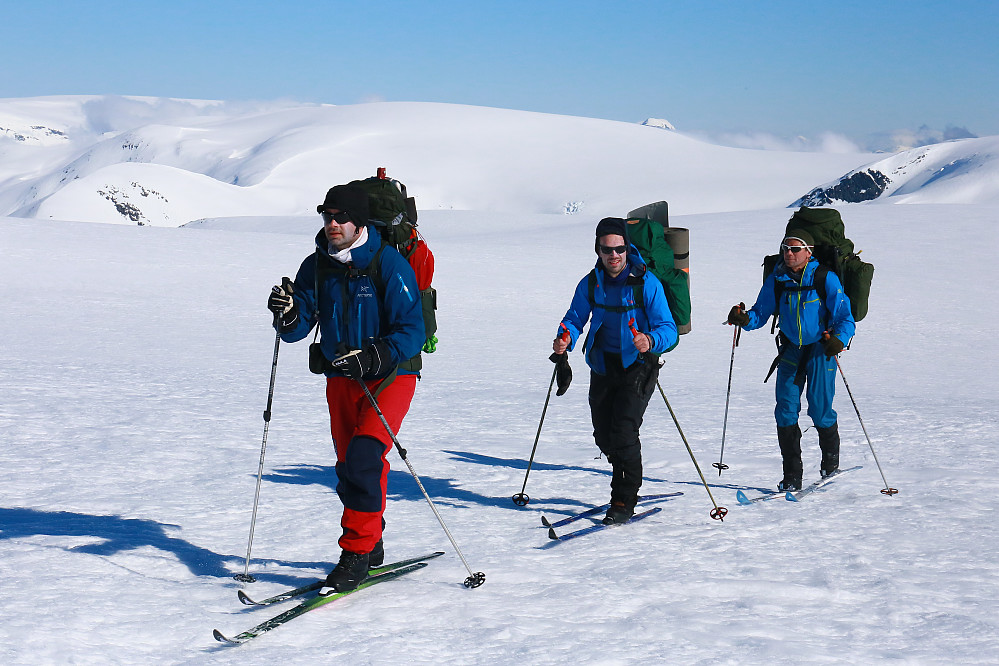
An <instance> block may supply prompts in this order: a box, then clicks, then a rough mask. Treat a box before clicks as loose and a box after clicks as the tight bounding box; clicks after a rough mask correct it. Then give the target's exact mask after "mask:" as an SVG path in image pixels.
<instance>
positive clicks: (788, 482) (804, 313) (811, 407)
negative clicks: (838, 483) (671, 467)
mask: <svg viewBox="0 0 999 666" xmlns="http://www.w3.org/2000/svg"><path fill="white" fill-rule="evenodd" d="M813 247H814V242H813V240H812V237H811V235H810V234H809V233H808V232H806V231H803V230H800V229H795V230H791V231H790V232H788V234H787V236H786V237H785V238H784V240H783V242H782V243H781V260H780V261H779V262H777V266H776V267H775V268H774V270H773V272H772V273H771V274H770V275H768V276H767V278H766V280H764V281H763V287H762V288H761V289H760V294H759V296H758V297H757V299H756V303H755V304H754V305H753V307H752V308H751V309H750V310H749V311H748V312H747V311H745V310H743V309H742V306H741V305H734V306H732V309H731V310H730V311H729V314H728V323H729V324H732V325H734V326H741V327H742V328H743V329H745V330H747V331H752V330H755V329H757V328H760V327H761V326H763V325H764V324H766V322H767V320H768V319H769V318H770V317H771V316H772V315H774V314H777V315H778V320H779V325H780V352H779V353H778V356H777V360H776V361H775V363H776V366H777V387H776V397H777V406H776V407H775V408H774V417H775V419H776V421H777V442H778V444H779V445H780V452H781V458H782V459H783V466H784V478H783V479H781V481H780V483H778V484H777V488H778V489H779V490H800V489H801V477H802V464H801V429H800V428H799V427H798V413H799V412H800V411H801V394H802V393H803V392H804V393H805V397H806V399H807V400H808V416H809V417H811V419H812V423H813V424H814V425H815V427H816V429H817V430H818V433H819V448H820V449H821V450H822V462H821V467H820V473H821V475H822V477H823V478H824V477H826V476H829V475H830V474H832V473H833V472H835V471H836V470H838V469H839V427H838V425H837V422H836V411H835V410H834V409H833V406H832V403H833V397H834V395H835V393H836V359H835V356H836V355H837V354H838V353H840V352H841V351H843V349H844V347H845V346H846V345H848V344H850V340H851V339H852V338H853V335H854V333H855V332H856V323H855V322H854V320H853V315H852V314H851V312H850V299H849V298H848V297H847V296H846V294H844V293H843V285H842V284H841V283H840V280H839V278H838V277H837V276H836V274H835V273H834V272H833V271H831V270H826V269H822V268H820V265H819V262H818V260H816V259H815V258H814V257H812V249H813ZM816 279H819V280H822V279H824V280H825V282H824V287H825V299H824V300H823V299H822V298H820V292H819V290H818V289H816V287H815V280H816Z"/></svg>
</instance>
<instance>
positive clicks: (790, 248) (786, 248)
mask: <svg viewBox="0 0 999 666" xmlns="http://www.w3.org/2000/svg"><path fill="white" fill-rule="evenodd" d="M780 249H781V252H790V253H791V254H798V253H799V252H801V251H802V250H807V249H809V248H808V246H807V245H784V244H783V243H781V245H780Z"/></svg>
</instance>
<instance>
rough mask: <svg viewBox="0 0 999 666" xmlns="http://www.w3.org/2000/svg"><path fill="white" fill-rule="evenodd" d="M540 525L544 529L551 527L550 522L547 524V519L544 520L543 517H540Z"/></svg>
mask: <svg viewBox="0 0 999 666" xmlns="http://www.w3.org/2000/svg"><path fill="white" fill-rule="evenodd" d="M541 524H542V525H544V526H545V527H551V526H552V524H551V523H550V522H548V519H547V518H545V517H544V516H541Z"/></svg>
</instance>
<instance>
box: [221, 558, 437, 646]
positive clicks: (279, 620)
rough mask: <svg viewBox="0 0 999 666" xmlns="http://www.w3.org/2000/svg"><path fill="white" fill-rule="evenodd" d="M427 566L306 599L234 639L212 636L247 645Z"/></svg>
mask: <svg viewBox="0 0 999 666" xmlns="http://www.w3.org/2000/svg"><path fill="white" fill-rule="evenodd" d="M425 566H428V563H427V562H416V563H414V564H410V565H408V566H404V567H400V568H398V569H392V570H391V571H386V572H385V573H383V574H379V575H377V576H369V577H368V578H365V579H364V581H362V582H361V584H360V585H358V586H357V587H356V588H354V589H353V590H350V591H347V592H335V593H333V594H330V595H328V596H325V597H312V598H311V599H306V600H305V601H303V602H302V603H300V604H298V605H297V606H294V607H293V608H289V609H288V610H286V611H285V612H283V613H281V614H280V615H275V616H274V617H272V618H271V619H269V620H266V621H264V622H261V623H260V624H258V625H257V626H255V627H253V628H252V629H247V630H246V631H244V632H242V633H239V634H236V635H235V636H233V637H232V638H228V637H227V636H225V635H223V634H222V632H221V631H219V630H218V629H213V630H212V635H213V636H214V637H215V640H217V641H219V642H220V643H227V644H229V645H239V644H240V643H245V642H246V641H248V640H251V639H253V638H256V637H257V636H259V635H260V634H263V633H265V632H268V631H270V630H271V629H276V628H277V627H280V626H281V625H283V624H285V623H287V622H288V621H290V620H293V619H295V618H296V617H298V616H299V615H303V614H305V613H307V612H309V611H310V610H315V609H316V608H319V607H320V606H325V605H326V604H328V603H330V602H331V601H336V600H337V599H342V598H343V597H345V596H347V595H348V594H353V593H355V592H358V591H360V590H363V589H365V588H367V587H371V586H372V585H375V584H377V583H384V582H385V581H387V580H392V579H394V578H399V577H400V576H405V575H406V574H408V573H412V572H413V571H417V570H419V569H422V568H423V567H425Z"/></svg>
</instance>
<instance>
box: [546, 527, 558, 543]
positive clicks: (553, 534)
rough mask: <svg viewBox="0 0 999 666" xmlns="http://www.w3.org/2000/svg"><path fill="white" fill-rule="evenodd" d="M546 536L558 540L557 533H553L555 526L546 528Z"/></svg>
mask: <svg viewBox="0 0 999 666" xmlns="http://www.w3.org/2000/svg"><path fill="white" fill-rule="evenodd" d="M548 538H549V539H554V540H555V541H558V535H557V534H555V528H554V527H549V528H548Z"/></svg>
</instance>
